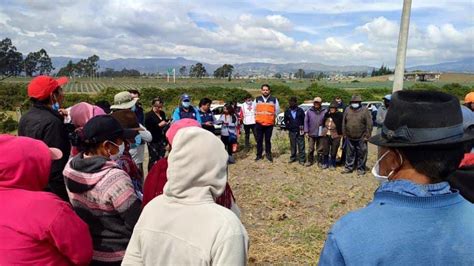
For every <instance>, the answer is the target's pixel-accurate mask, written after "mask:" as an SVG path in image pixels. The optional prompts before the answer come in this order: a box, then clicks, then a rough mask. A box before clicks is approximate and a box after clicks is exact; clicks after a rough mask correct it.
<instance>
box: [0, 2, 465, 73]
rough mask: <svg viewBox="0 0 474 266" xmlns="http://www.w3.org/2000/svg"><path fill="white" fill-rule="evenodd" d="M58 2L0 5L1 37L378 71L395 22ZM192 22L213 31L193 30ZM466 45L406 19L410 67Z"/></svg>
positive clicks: (379, 5)
mask: <svg viewBox="0 0 474 266" xmlns="http://www.w3.org/2000/svg"><path fill="white" fill-rule="evenodd" d="M63 1H64V3H63V4H62V5H57V3H56V5H52V4H50V3H51V2H50V1H43V0H42V1H41V2H37V1H35V3H33V4H28V3H31V1H26V0H25V3H23V2H12V3H13V4H10V5H2V6H0V38H2V37H10V38H12V40H13V42H14V44H15V45H16V46H17V47H18V49H19V50H20V51H22V52H23V53H28V52H31V51H36V50H39V49H41V48H45V49H46V50H47V51H48V52H49V53H50V54H51V55H65V56H74V57H86V56H90V55H91V54H93V53H96V54H98V55H99V56H100V57H101V58H105V59H111V58H117V57H177V56H184V57H187V58H190V59H196V60H202V61H205V62H209V63H229V62H231V63H238V62H248V61H262V62H299V61H306V62H323V63H329V64H337V65H343V64H368V65H380V64H381V63H382V62H383V63H386V64H393V62H394V61H395V53H396V45H397V39H398V30H399V26H398V21H394V20H390V19H387V18H386V17H384V16H380V15H379V14H376V13H375V14H374V16H373V17H372V18H371V19H369V20H365V22H364V23H358V24H354V26H352V28H353V31H352V32H350V33H348V34H339V32H338V31H337V30H335V29H337V28H338V27H346V28H347V26H349V25H352V23H356V22H352V21H351V24H349V23H348V22H346V21H341V20H339V19H335V20H333V21H327V23H325V24H314V23H312V21H310V20H306V21H301V20H298V19H295V20H294V21H293V18H294V17H295V16H289V15H286V14H287V12H291V11H292V10H295V9H303V8H307V12H313V13H318V12H319V13H322V12H330V9H331V10H332V9H334V10H335V11H333V13H334V12H336V11H337V12H346V13H347V12H358V11H361V10H382V9H383V10H388V9H392V8H393V10H399V9H400V2H398V1H397V2H396V3H395V2H393V1H387V0H383V1H381V2H380V1H360V0H356V1H349V0H347V1H342V0H335V1H331V2H327V1H326V2H325V3H324V4H322V3H321V1H319V2H316V1H314V2H311V1H300V0H294V1H285V0H282V1H275V2H272V4H271V5H270V4H268V3H267V4H268V5H266V7H267V8H268V9H272V10H273V9H275V10H279V9H281V10H286V11H287V12H276V11H275V12H274V13H271V14H268V13H264V15H262V13H258V12H254V11H253V9H255V8H254V7H255V6H257V7H259V6H261V5H264V4H265V2H268V1H263V4H262V2H261V1H258V2H255V3H252V4H248V3H245V2H242V3H241V5H242V6H243V7H238V8H236V7H234V6H230V7H226V3H222V6H219V5H212V4H209V3H207V4H206V0H203V1H204V2H203V3H200V4H197V3H196V2H185V1H177V2H176V1H152V0H141V1H140V0H136V1H92V0H89V1H86V0H84V1H67V0H63ZM420 1H421V0H420ZM414 2H417V3H414V6H415V7H416V8H420V7H422V6H429V5H431V6H446V5H448V4H447V1H441V2H440V3H441V4H440V3H437V4H429V2H428V1H421V2H419V1H414ZM290 3H291V5H290ZM43 4H44V5H43ZM38 5H40V6H41V7H38ZM245 5H247V6H245ZM317 6H319V9H318V8H316V7H317ZM454 6H456V5H454ZM190 13H193V15H190ZM355 16H358V14H357V13H355V14H354V17H355ZM296 17H297V16H296ZM196 18H198V19H201V20H203V21H206V22H209V23H213V24H215V27H212V29H209V28H206V27H199V26H198V23H197V22H196V21H195V19H196ZM290 18H292V19H291V20H290ZM348 21H350V20H348ZM295 33H298V35H296V34H295ZM301 33H306V34H307V36H305V35H304V34H301ZM301 35H303V37H301ZM318 38H319V39H318ZM473 43H474V27H473V26H472V22H471V24H470V26H465V25H463V26H460V25H458V24H456V23H436V21H433V23H431V25H427V26H426V24H425V26H423V27H419V26H417V23H416V20H412V25H411V27H410V39H409V44H408V46H409V50H408V64H409V65H410V64H411V65H413V64H415V63H431V62H435V61H439V60H448V59H449V60H453V59H458V58H463V57H467V56H472V54H473V51H474V48H473Z"/></svg>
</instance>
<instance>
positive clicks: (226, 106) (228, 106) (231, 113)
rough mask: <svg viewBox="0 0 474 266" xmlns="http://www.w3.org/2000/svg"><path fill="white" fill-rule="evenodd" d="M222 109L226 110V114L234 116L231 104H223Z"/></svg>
mask: <svg viewBox="0 0 474 266" xmlns="http://www.w3.org/2000/svg"><path fill="white" fill-rule="evenodd" d="M224 108H225V109H227V112H229V114H230V115H233V114H235V110H234V106H233V105H232V103H226V104H224Z"/></svg>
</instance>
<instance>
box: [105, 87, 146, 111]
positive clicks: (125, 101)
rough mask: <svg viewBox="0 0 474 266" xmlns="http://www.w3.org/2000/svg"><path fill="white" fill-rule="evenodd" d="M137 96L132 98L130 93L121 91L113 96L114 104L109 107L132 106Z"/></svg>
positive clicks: (121, 107)
mask: <svg viewBox="0 0 474 266" xmlns="http://www.w3.org/2000/svg"><path fill="white" fill-rule="evenodd" d="M138 100H139V98H135V99H133V98H132V95H131V94H130V92H128V91H122V92H119V93H117V94H115V96H114V105H112V106H110V109H115V110H117V109H120V110H121V109H130V108H132V107H133V106H134V105H135V104H137V101H138Z"/></svg>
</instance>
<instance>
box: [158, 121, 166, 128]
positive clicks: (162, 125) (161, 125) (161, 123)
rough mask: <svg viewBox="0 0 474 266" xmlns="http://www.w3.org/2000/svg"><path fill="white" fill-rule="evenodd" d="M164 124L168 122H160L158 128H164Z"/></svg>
mask: <svg viewBox="0 0 474 266" xmlns="http://www.w3.org/2000/svg"><path fill="white" fill-rule="evenodd" d="M166 124H168V122H166V121H161V122H160V123H159V124H158V126H160V127H164V126H166Z"/></svg>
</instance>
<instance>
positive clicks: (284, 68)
mask: <svg viewBox="0 0 474 266" xmlns="http://www.w3.org/2000/svg"><path fill="white" fill-rule="evenodd" d="M51 60H52V62H53V66H54V67H55V68H56V71H58V70H59V69H60V68H61V67H63V66H65V65H66V64H67V62H68V61H69V60H72V61H73V62H74V63H76V62H78V61H79V60H80V59H79V58H69V57H52V58H51ZM196 63H198V61H195V60H188V59H186V58H183V57H177V58H120V59H112V60H100V61H99V63H98V64H99V66H100V69H101V70H104V69H105V68H113V69H115V70H121V69H123V68H127V69H136V70H138V71H140V72H142V73H157V72H160V73H165V72H166V71H167V69H168V68H176V71H178V69H179V68H180V67H181V66H186V67H187V69H188V71H189V68H190V67H191V66H192V65H194V64H196ZM201 63H202V64H203V65H204V66H205V67H206V70H207V72H208V73H209V74H212V73H213V72H214V70H216V69H217V68H218V67H220V66H221V65H220V64H209V63H205V62H201ZM233 65H234V73H235V74H237V73H239V74H240V75H252V74H253V75H272V74H275V73H295V72H297V71H298V69H300V68H301V69H303V70H304V71H305V72H306V73H309V72H370V71H372V69H373V67H370V66H330V65H324V64H319V63H288V64H271V63H258V62H254V63H243V64H233Z"/></svg>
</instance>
